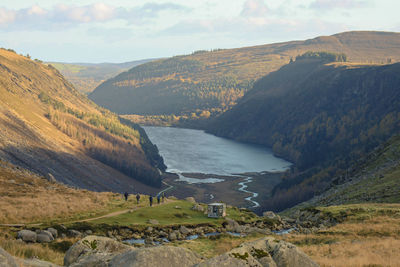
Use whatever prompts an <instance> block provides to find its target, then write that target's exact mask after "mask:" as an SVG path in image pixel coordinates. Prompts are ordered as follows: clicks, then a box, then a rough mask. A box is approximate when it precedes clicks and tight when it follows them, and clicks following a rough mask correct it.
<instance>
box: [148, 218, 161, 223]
mask: <svg viewBox="0 0 400 267" xmlns="http://www.w3.org/2000/svg"><path fill="white" fill-rule="evenodd" d="M149 224H160V223H159V222H158V221H157V220H155V219H150V220H149Z"/></svg>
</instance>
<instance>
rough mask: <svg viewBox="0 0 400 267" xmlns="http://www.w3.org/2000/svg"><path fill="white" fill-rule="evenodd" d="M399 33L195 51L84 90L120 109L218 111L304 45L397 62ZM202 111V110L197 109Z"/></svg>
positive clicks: (352, 57)
mask: <svg viewBox="0 0 400 267" xmlns="http://www.w3.org/2000/svg"><path fill="white" fill-rule="evenodd" d="M399 47H400V34H398V33H384V32H347V33H341V34H336V35H332V36H323V37H317V38H315V39H310V40H306V41H293V42H286V43H277V44H270V45H261V46H254V47H245V48H238V49H223V50H217V51H212V52H198V53H193V54H192V55H187V56H178V57H173V58H169V59H164V60H160V61H155V62H151V63H147V64H144V65H141V66H139V67H135V68H132V69H131V70H129V71H128V72H125V73H122V74H120V75H118V76H117V77H115V78H113V79H110V80H108V81H106V82H104V83H103V84H101V85H100V86H99V87H98V88H96V90H95V91H94V92H93V93H92V94H91V95H90V98H91V99H93V100H94V101H95V102H96V103H98V104H99V105H102V106H105V107H107V108H110V109H111V110H113V111H115V112H118V113H121V114H144V115H152V114H175V115H181V114H187V115H188V116H189V118H191V117H192V114H191V113H197V114H196V115H195V116H193V118H196V117H198V116H200V114H201V113H202V111H204V110H207V111H210V112H211V113H218V112H221V111H223V110H226V109H227V108H229V107H230V106H232V105H234V104H235V103H236V102H237V100H238V99H239V98H240V97H242V96H243V94H244V93H245V92H246V91H247V90H249V89H250V88H251V85H252V83H253V82H254V81H255V80H257V79H259V78H261V77H263V76H265V75H266V74H268V73H270V72H272V71H275V70H277V69H279V68H280V67H281V66H283V65H284V64H287V63H288V62H289V61H290V58H291V57H296V56H297V55H299V54H302V53H304V52H306V51H309V50H314V51H321V50H323V51H332V52H341V53H345V54H347V56H348V59H349V60H350V61H351V62H363V63H370V62H374V63H386V62H387V59H388V58H391V59H392V60H393V62H398V61H399V60H400V57H399V54H400V53H399V52H400V51H399ZM203 116H206V115H203Z"/></svg>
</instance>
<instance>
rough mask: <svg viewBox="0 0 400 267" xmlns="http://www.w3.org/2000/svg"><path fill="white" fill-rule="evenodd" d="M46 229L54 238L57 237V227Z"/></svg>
mask: <svg viewBox="0 0 400 267" xmlns="http://www.w3.org/2000/svg"><path fill="white" fill-rule="evenodd" d="M47 231H48V232H50V233H51V235H52V236H53V238H54V239H56V238H57V237H58V231H57V229H54V228H51V227H49V228H47Z"/></svg>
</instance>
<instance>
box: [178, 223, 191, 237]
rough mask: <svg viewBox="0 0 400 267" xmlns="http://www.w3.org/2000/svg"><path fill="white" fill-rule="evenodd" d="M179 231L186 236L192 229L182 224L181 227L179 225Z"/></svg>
mask: <svg viewBox="0 0 400 267" xmlns="http://www.w3.org/2000/svg"><path fill="white" fill-rule="evenodd" d="M179 232H180V233H181V234H182V235H185V236H186V235H188V234H190V230H189V229H188V228H186V227H185V226H183V225H181V227H179Z"/></svg>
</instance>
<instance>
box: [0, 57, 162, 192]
mask: <svg viewBox="0 0 400 267" xmlns="http://www.w3.org/2000/svg"><path fill="white" fill-rule="evenodd" d="M0 73H1V76H0V85H1V86H0V90H1V95H2V97H1V99H0V123H1V125H2V126H3V127H1V129H0V158H1V159H3V160H5V161H9V162H11V163H13V164H15V165H17V166H20V167H22V168H26V169H29V170H31V171H33V172H35V173H37V174H40V175H43V176H49V175H51V176H53V177H55V178H56V179H57V180H59V181H61V182H63V183H65V184H68V185H73V186H77V187H81V188H86V189H91V190H95V191H104V190H112V191H125V190H130V191H133V190H135V191H148V192H153V191H156V190H157V189H155V188H153V187H150V186H148V185H145V184H143V183H142V182H139V181H138V180H140V179H142V181H144V182H145V183H146V179H147V178H146V175H148V177H149V179H150V180H151V179H156V180H157V179H158V181H160V177H159V174H158V170H157V169H156V168H155V167H154V166H158V168H160V169H162V170H163V168H164V166H163V163H162V159H161V158H157V155H158V150H156V148H155V147H153V145H152V144H151V143H150V141H149V140H148V138H147V136H145V135H143V136H141V135H140V133H139V131H138V130H135V129H133V128H131V127H128V126H126V125H124V124H122V123H121V122H120V121H119V119H118V117H117V116H116V115H115V114H113V113H111V112H109V111H107V110H105V109H101V108H99V107H98V106H97V105H95V104H94V103H93V102H92V101H90V100H89V99H87V98H86V97H85V96H83V95H82V94H80V93H79V92H78V91H76V90H75V89H74V87H73V86H72V85H71V84H70V83H69V82H68V81H66V80H65V79H64V78H63V76H62V75H61V74H60V73H59V72H58V71H57V70H56V69H55V68H54V67H52V66H48V65H45V64H42V63H40V62H35V61H32V60H30V59H29V58H27V57H23V56H20V55H17V54H16V53H14V52H11V51H7V50H5V49H0ZM141 143H142V144H143V143H147V144H148V147H147V149H146V150H147V151H146V152H145V151H144V150H143V147H144V146H143V147H142V145H141ZM111 146H115V147H114V148H113V151H114V150H116V151H119V152H120V153H128V154H129V155H130V157H129V159H126V161H122V159H118V157H115V156H114V155H113V154H112V153H108V152H107V151H108V150H109V149H110V147H111ZM107 154H110V156H109V157H104V155H107ZM128 154H127V155H128ZM151 157H153V158H154V159H156V161H157V160H158V161H159V162H158V163H157V164H158V165H156V164H155V162H154V161H152V162H151V160H150V158H151ZM150 162H151V163H150ZM127 164H131V166H132V168H130V169H126V165H127ZM151 164H153V165H154V166H152V165H151ZM129 176H131V177H134V178H136V179H138V180H134V179H133V178H131V177H129ZM150 177H153V178H150ZM150 180H148V182H147V183H148V184H150V183H151V182H150ZM154 185H155V184H154Z"/></svg>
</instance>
